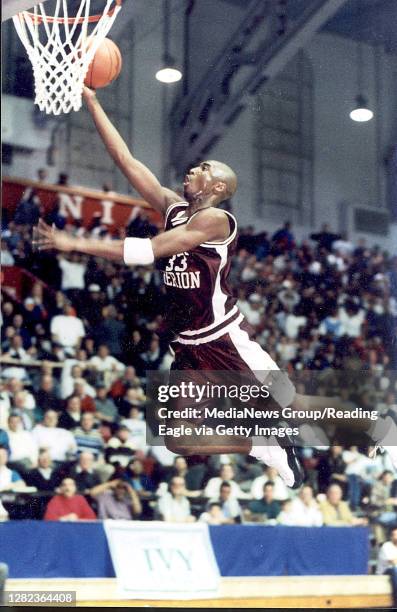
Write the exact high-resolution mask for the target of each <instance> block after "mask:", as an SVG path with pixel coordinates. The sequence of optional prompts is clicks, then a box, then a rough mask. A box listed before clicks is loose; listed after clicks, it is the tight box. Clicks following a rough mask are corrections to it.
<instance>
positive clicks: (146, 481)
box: [124, 458, 155, 498]
mask: <svg viewBox="0 0 397 612" xmlns="http://www.w3.org/2000/svg"><path fill="white" fill-rule="evenodd" d="M124 480H126V481H127V482H128V483H129V484H130V485H131V486H132V488H133V489H134V491H136V492H137V493H138V495H139V497H140V498H145V497H151V496H152V495H153V492H154V490H155V485H154V482H153V481H152V479H151V478H150V477H149V476H147V475H146V474H145V473H144V471H143V464H142V461H140V460H139V459H137V458H134V459H132V460H131V461H130V462H129V464H128V466H127V469H126V471H125V475H124Z"/></svg>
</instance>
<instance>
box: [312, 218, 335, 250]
mask: <svg viewBox="0 0 397 612" xmlns="http://www.w3.org/2000/svg"><path fill="white" fill-rule="evenodd" d="M310 238H311V240H315V241H316V242H317V245H318V249H322V248H323V249H326V250H327V251H331V250H332V245H333V243H334V242H335V240H340V239H341V236H340V235H339V234H334V233H333V232H331V231H330V228H329V225H328V223H324V224H323V226H322V228H321V231H320V232H317V233H314V234H310Z"/></svg>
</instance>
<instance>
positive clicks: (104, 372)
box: [90, 344, 125, 385]
mask: <svg viewBox="0 0 397 612" xmlns="http://www.w3.org/2000/svg"><path fill="white" fill-rule="evenodd" d="M90 364H91V365H92V366H93V367H94V370H95V371H96V372H99V374H100V375H101V377H102V379H103V382H105V383H106V385H111V384H112V383H113V381H114V380H116V379H117V378H118V377H119V376H120V374H123V372H124V370H125V365H124V364H123V363H121V361H119V360H118V359H116V358H115V357H113V356H112V355H111V354H110V353H109V348H108V346H107V345H106V344H101V345H100V346H99V347H98V351H97V354H96V355H94V357H91V359H90Z"/></svg>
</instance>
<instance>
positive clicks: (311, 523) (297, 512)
mask: <svg viewBox="0 0 397 612" xmlns="http://www.w3.org/2000/svg"><path fill="white" fill-rule="evenodd" d="M290 518H291V520H292V522H291V523H289V524H290V525H296V526H297V527H321V525H322V524H323V515H322V514H321V511H320V508H319V506H318V503H317V502H316V500H315V499H314V495H313V489H312V487H311V486H310V485H304V486H303V487H302V489H301V490H300V491H299V495H298V496H297V497H295V499H294V500H292V502H291V514H290Z"/></svg>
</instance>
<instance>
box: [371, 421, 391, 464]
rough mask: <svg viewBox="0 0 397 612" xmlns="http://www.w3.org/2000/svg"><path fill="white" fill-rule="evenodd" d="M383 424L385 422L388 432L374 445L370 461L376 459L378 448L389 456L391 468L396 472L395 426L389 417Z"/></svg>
mask: <svg viewBox="0 0 397 612" xmlns="http://www.w3.org/2000/svg"><path fill="white" fill-rule="evenodd" d="M385 422H387V425H388V431H387V433H386V435H385V436H384V437H383V438H382V439H381V440H378V441H377V442H376V443H375V446H374V450H373V451H372V453H371V455H370V457H371V458H372V459H374V458H375V457H376V452H377V450H378V448H379V449H380V450H384V451H386V452H387V453H388V454H389V457H390V459H391V462H392V464H393V467H394V469H396V470H397V425H396V423H395V421H394V420H393V419H392V418H391V416H388V417H386V418H385Z"/></svg>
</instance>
